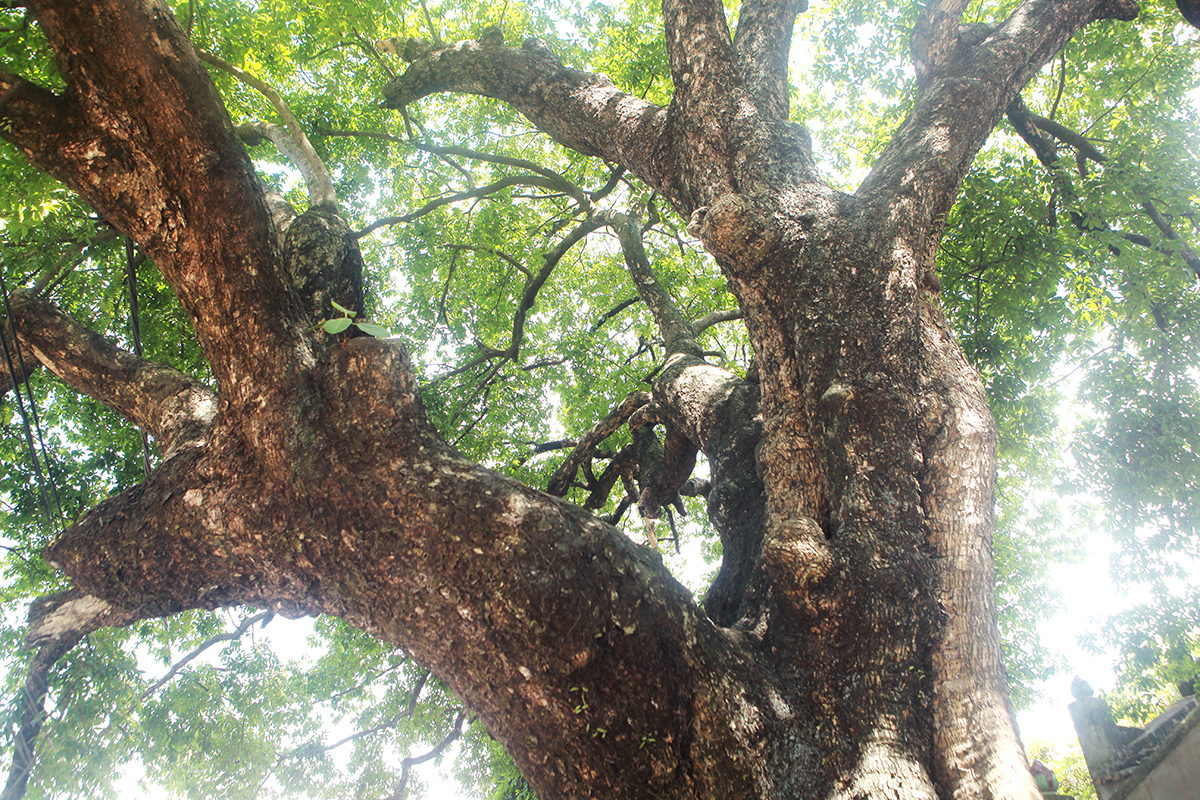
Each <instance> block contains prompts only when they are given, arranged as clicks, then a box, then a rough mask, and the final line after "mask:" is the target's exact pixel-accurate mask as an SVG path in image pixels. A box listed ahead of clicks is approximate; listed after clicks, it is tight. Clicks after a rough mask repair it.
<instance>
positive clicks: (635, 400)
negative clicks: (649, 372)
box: [546, 392, 651, 497]
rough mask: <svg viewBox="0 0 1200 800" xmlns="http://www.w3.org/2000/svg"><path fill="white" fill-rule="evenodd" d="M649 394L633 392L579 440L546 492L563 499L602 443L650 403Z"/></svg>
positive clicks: (552, 478) (551, 480)
mask: <svg viewBox="0 0 1200 800" xmlns="http://www.w3.org/2000/svg"><path fill="white" fill-rule="evenodd" d="M650 399H651V398H650V393H649V392H632V393H630V394H629V396H627V397H626V398H625V399H624V400H622V401H621V402H620V403H619V404H618V405H617V406H616V407H615V408H614V409H613V410H612V411H609V412H608V415H607V416H606V417H605V418H604V419H602V420H600V421H599V422H598V423H596V424H595V425H594V426H592V429H591V430H590V431H588V432H587V433H585V434H584V435H583V436H582V437H580V439H579V443H578V444H577V445H576V446H575V449H574V450H573V451H572V452H571V454H570V455H569V456H567V460H566V461H564V462H563V463H562V464H560V465H559V467H558V469H556V470H555V471H554V474H553V475H552V476H550V480H549V482H548V483H547V484H546V491H547V492H549V493H550V494H552V495H556V496H558V497H563V496H565V495H566V493H567V489H569V488H570V486H571V482H572V481H573V480H575V475H576V473H577V472H578V471H579V468H580V466H582V465H583V463H584V461H587V460H588V459H589V458H590V457H591V453H592V451H593V450H595V449H596V446H597V445H599V444H600V443H601V442H602V441H604V440H605V439H607V438H608V437H609V436H612V435H613V434H614V433H616V432H617V430H618V429H619V428H620V427H621V426H622V425H624V424H625V422H626V421H627V420H628V419H629V418H630V417H631V416H632V415H633V413H634V412H635V411H637V410H638V409H640V408H642V407H643V406H645V405H646V404H647V403H649V402H650Z"/></svg>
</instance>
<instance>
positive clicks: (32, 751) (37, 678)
mask: <svg viewBox="0 0 1200 800" xmlns="http://www.w3.org/2000/svg"><path fill="white" fill-rule="evenodd" d="M140 618H141V617H140V616H139V615H138V614H137V613H135V612H132V611H129V610H126V609H122V608H118V607H116V606H113V605H110V604H109V603H107V602H106V601H104V600H101V599H100V598H98V597H93V596H92V595H87V594H84V593H83V592H81V591H79V590H77V589H72V590H70V591H67V592H61V593H59V594H53V595H46V596H45V597H39V598H38V599H37V600H35V601H34V602H33V604H32V605H31V606H30V607H29V632H28V633H27V634H26V636H25V642H26V644H27V645H28V646H30V647H37V648H38V651H37V653H36V654H35V655H34V657H33V658H32V660H31V661H30V663H29V669H28V671H27V672H26V677H25V684H24V685H23V686H22V688H21V694H20V697H19V699H18V704H19V706H20V708H21V721H20V727H19V728H18V730H17V734H16V738H15V741H14V743H13V762H12V766H11V767H10V768H9V773H8V781H7V783H6V784H5V787H4V792H3V794H0V800H21V798H22V797H24V796H25V790H26V788H27V787H28V784H29V776H30V774H32V772H33V766H34V761H35V759H36V756H37V740H38V735H39V734H40V733H41V729H42V723H43V722H45V719H46V709H45V702H46V693H47V690H48V688H49V676H50V670H51V669H53V668H54V665H55V664H56V663H57V662H58V660H59V659H60V658H62V657H63V656H65V655H66V654H67V653H69V652H70V651H71V649H72V648H74V647H75V645H77V644H79V642H80V641H82V640H83V637H84V636H86V635H87V634H89V633H91V632H92V631H94V630H97V629H98V628H103V627H108V626H120V625H128V624H130V623H131V622H134V621H136V620H137V619H140Z"/></svg>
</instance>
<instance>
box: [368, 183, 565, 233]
mask: <svg viewBox="0 0 1200 800" xmlns="http://www.w3.org/2000/svg"><path fill="white" fill-rule="evenodd" d="M509 186H540V187H542V188H543V189H557V188H559V187H558V185H557V184H556V183H554V182H552V181H551V179H549V178H546V177H545V176H542V175H510V176H509V177H506V178H501V179H500V180H498V181H496V182H494V183H489V184H488V185H487V186H481V187H478V188H475V189H468V190H467V191H463V192H457V193H455V194H450V195H445V196H443V197H439V198H437V199H436V200H430V201H429V202H427V203H426V204H425V205H423V206H421V207H420V208H418V209H417V210H416V211H412V212H409V213H408V214H400V215H397V216H392V217H383V218H381V219H377V220H375V221H374V222H372V223H371V224H370V225H368V226H367V227H365V228H363V229H362V230H359V231H355V233H354V237H355V238H356V239H361V238H363V237H364V236H366V235H367V234H370V233H374V232H375V231H376V230H378V229H379V228H382V227H385V226H387V225H397V224H400V223H405V222H412V221H413V220H415V219H418V218H420V217H423V216H425V215H426V214H428V213H430V212H431V211H434V210H436V209H439V208H441V207H442V206H445V205H450V204H451V203H457V202H460V201H462V200H470V199H471V198H473V197H486V196H487V195H489V194H492V193H494V192H498V191H500V190H501V189H507V188H508V187H509Z"/></svg>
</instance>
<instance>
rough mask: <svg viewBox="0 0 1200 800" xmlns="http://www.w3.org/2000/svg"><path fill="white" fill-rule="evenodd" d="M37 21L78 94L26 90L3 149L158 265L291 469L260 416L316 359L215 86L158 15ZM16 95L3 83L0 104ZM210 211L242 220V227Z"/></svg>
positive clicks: (63, 13)
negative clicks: (10, 146)
mask: <svg viewBox="0 0 1200 800" xmlns="http://www.w3.org/2000/svg"><path fill="white" fill-rule="evenodd" d="M31 8H32V10H33V12H34V14H35V16H36V17H37V19H38V21H39V23H40V25H41V30H42V31H43V32H44V33H45V35H46V36H47V38H48V40H49V41H50V44H51V46H52V47H53V48H54V50H55V52H56V54H57V57H58V63H59V66H60V69H61V72H62V74H63V77H64V79H65V80H66V81H67V83H68V84H69V86H70V90H69V92H67V93H66V94H64V96H63V97H55V96H54V95H52V94H51V93H49V92H46V91H44V90H40V89H36V88H30V87H29V86H28V85H27V84H22V86H20V87H18V90H17V92H16V94H15V95H14V99H16V100H18V102H17V103H16V105H15V106H14V102H13V101H12V100H10V101H9V103H8V104H7V105H6V106H5V109H4V113H5V119H6V120H13V118H14V114H15V115H16V116H17V117H19V119H16V120H14V121H13V124H8V125H4V126H0V129H2V130H3V131H4V133H3V135H4V136H5V137H6V138H8V139H9V140H10V141H13V142H14V143H16V144H17V145H18V147H20V148H21V149H22V150H23V151H24V152H25V154H26V155H27V157H29V158H30V159H31V160H32V161H33V162H34V163H36V164H37V165H38V166H40V167H42V168H44V169H46V170H47V171H49V172H50V173H51V174H53V175H55V176H56V177H58V178H59V179H60V180H62V181H64V182H65V183H67V184H68V185H69V186H71V187H72V188H73V189H75V190H76V191H78V192H79V193H80V194H81V195H82V196H83V197H84V198H85V199H86V200H87V201H88V202H89V203H90V204H91V205H92V206H93V207H94V208H96V209H97V211H98V212H99V213H100V214H101V215H102V216H103V217H104V218H105V219H106V220H108V221H109V222H110V223H112V224H113V225H114V226H115V227H117V228H118V229H119V230H121V231H122V232H124V233H126V234H128V235H129V236H131V237H132V238H133V239H134V241H135V242H137V244H138V245H139V247H140V249H142V250H143V251H144V252H145V253H147V255H148V256H149V257H150V258H152V259H153V260H154V262H155V263H156V264H157V266H158V267H159V269H160V270H161V271H162V273H163V275H164V277H165V278H166V279H167V281H168V282H169V283H170V284H171V286H172V287H173V288H174V289H175V291H176V293H177V295H178V297H179V299H180V301H181V302H182V304H183V306H184V308H185V309H186V310H187V312H188V313H189V315H190V316H191V317H192V319H193V322H194V325H195V329H196V332H197V335H198V337H199V340H200V345H201V347H202V349H203V350H204V352H205V354H206V355H207V356H208V360H209V363H210V364H211V365H212V369H213V372H214V375H215V377H216V380H217V384H218V386H219V387H220V389H221V392H222V400H223V401H224V402H226V403H228V407H229V409H230V410H231V411H232V412H235V413H246V414H247V415H248V416H247V421H248V422H251V423H252V424H250V425H249V426H247V427H246V429H245V431H244V432H245V434H246V435H247V436H248V437H249V439H250V441H251V442H253V444H254V446H255V448H256V449H257V450H258V452H259V453H260V455H261V456H262V457H264V458H267V459H271V458H276V457H278V458H280V463H279V464H278V466H279V467H280V468H281V469H283V468H284V466H285V459H286V457H285V456H284V455H283V454H284V453H285V452H286V451H287V442H288V441H290V440H289V438H288V437H289V434H288V429H289V427H290V426H289V425H287V424H285V425H280V424H279V420H278V418H275V419H273V420H271V421H270V422H268V421H267V420H266V419H265V418H264V417H263V416H262V412H263V411H264V410H268V409H269V410H271V411H274V410H276V409H279V408H283V407H286V406H287V398H288V397H289V396H291V393H292V388H293V387H294V385H295V383H296V381H297V380H298V377H297V373H298V372H299V371H300V370H302V369H303V368H304V366H305V364H304V362H305V359H303V358H301V359H298V358H297V357H296V356H297V354H298V353H302V352H305V351H308V350H309V349H310V346H311V345H310V343H309V341H308V340H307V338H306V334H305V332H304V330H303V328H302V327H301V325H299V324H298V321H297V320H295V319H294V318H293V315H292V314H291V313H290V312H291V310H292V306H291V305H290V304H289V303H288V301H287V297H288V293H287V291H286V289H285V288H284V286H283V284H282V281H281V278H280V275H279V273H278V271H277V270H278V249H277V247H276V245H275V232H274V230H273V228H272V225H271V220H270V215H269V214H268V212H267V209H266V206H265V203H264V200H263V195H262V191H261V190H260V188H259V184H258V181H257V178H256V176H255V173H254V167H253V165H252V164H251V163H250V160H249V158H248V157H247V156H246V152H245V148H244V147H243V146H242V145H241V143H240V142H239V141H238V140H237V138H236V136H235V135H234V133H233V128H232V125H231V124H230V122H229V119H228V116H227V115H226V114H225V112H224V108H223V105H222V103H221V99H220V97H219V95H218V94H217V92H216V89H215V87H214V86H213V84H212V81H211V80H209V78H208V75H207V73H206V72H205V70H204V68H203V67H202V66H201V64H200V62H199V60H198V59H197V57H196V55H195V52H194V50H193V49H192V47H191V44H190V42H189V41H188V40H187V37H186V35H185V34H184V32H183V31H182V30H181V29H180V28H179V26H178V24H177V22H176V20H175V16H174V13H173V12H172V11H171V10H170V9H168V8H166V7H165V6H163V5H161V4H156V3H151V4H131V3H126V2H119V1H118V0H105V1H104V2H96V3H83V4H81V3H74V2H66V0H44V1H43V2H37V3H31ZM147 42H155V43H156V44H155V46H153V47H148V46H147ZM12 86H13V84H12V82H11V81H8V82H7V86H5V85H4V82H3V81H0V87H3V89H0V91H3V90H4V89H8V88H12ZM14 109H15V110H14ZM18 112H19V113H18ZM214 209H230V210H236V213H237V214H238V219H239V224H237V225H229V224H227V220H226V219H225V218H224V217H223V216H222V215H220V214H213V213H212V211H213V210H214Z"/></svg>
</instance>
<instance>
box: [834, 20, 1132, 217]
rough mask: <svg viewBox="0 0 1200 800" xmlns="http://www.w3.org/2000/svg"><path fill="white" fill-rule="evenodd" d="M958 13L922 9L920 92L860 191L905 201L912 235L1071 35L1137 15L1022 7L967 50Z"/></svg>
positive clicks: (950, 197)
mask: <svg viewBox="0 0 1200 800" xmlns="http://www.w3.org/2000/svg"><path fill="white" fill-rule="evenodd" d="M963 6H965V1H964V0H946V2H937V3H933V4H931V5H930V6H928V7H927V11H926V13H925V15H923V21H922V23H921V25H920V26H919V28H918V30H917V32H916V34H915V37H916V42H917V44H916V50H917V51H919V52H920V53H924V55H923V56H922V58H923V59H924V60H923V61H922V62H921V64H922V66H921V70H922V74H923V75H924V79H923V86H924V89H923V91H922V93H921V95H920V97H919V98H918V100H917V104H916V107H915V108H914V109H913V110H912V112H910V113H909V115H908V117H907V118H906V119H905V120H904V122H903V123H902V124H901V126H900V129H899V130H898V131H897V132H896V134H895V135H894V136H893V137H892V139H891V141H890V142H889V143H888V146H887V148H885V150H884V152H883V154H882V155H881V156H880V158H879V159H878V161H877V162H876V164H875V166H874V168H873V169H872V171H871V173H870V174H869V175H868V176H867V178H866V180H865V181H864V182H863V184H862V186H860V187H859V189H858V192H857V194H858V195H859V196H861V197H868V198H874V199H878V200H880V201H885V200H886V201H890V200H891V199H895V198H900V197H904V198H910V199H909V200H908V201H907V206H908V208H909V211H908V215H909V219H908V223H909V224H911V225H912V226H913V227H914V228H915V229H916V230H922V231H924V230H929V229H937V228H940V226H941V224H943V220H944V218H945V215H946V214H947V213H948V212H949V209H950V206H951V205H952V203H953V202H954V198H955V196H956V193H957V191H958V187H959V185H960V184H961V182H962V179H963V176H964V175H966V172H967V170H968V169H969V168H970V165H971V163H972V162H973V160H974V158H975V155H976V153H978V151H979V148H980V147H981V146H982V145H983V142H984V141H985V140H986V139H987V136H988V134H989V133H990V132H991V130H992V129H993V128H994V127H995V125H996V123H997V122H998V121H999V119H1000V117H1001V115H1002V114H1003V113H1004V110H1005V109H1006V108H1007V107H1008V106H1009V104H1010V103H1011V102H1012V100H1013V98H1014V97H1015V96H1016V94H1017V93H1018V92H1019V91H1020V90H1021V88H1022V87H1023V86H1024V85H1025V84H1026V83H1027V82H1028V81H1029V79H1030V78H1031V77H1032V76H1033V75H1034V74H1035V73H1036V72H1037V70H1039V69H1041V67H1042V65H1044V64H1045V63H1046V62H1047V61H1048V60H1049V59H1050V58H1052V57H1053V56H1054V54H1055V53H1057V52H1058V51H1059V49H1061V48H1062V46H1063V45H1064V44H1065V43H1066V42H1067V40H1068V39H1070V38H1071V36H1073V35H1074V33H1075V32H1076V31H1077V30H1079V29H1080V28H1081V27H1083V26H1084V25H1086V24H1088V23H1089V22H1092V21H1094V20H1096V19H1100V18H1104V17H1115V18H1118V19H1123V20H1129V19H1133V18H1134V17H1135V16H1136V15H1137V5H1136V4H1135V3H1133V2H1132V0H1025V2H1023V3H1022V4H1021V5H1020V6H1018V7H1017V8H1016V9H1015V10H1014V11H1013V12H1012V13H1011V14H1010V15H1009V17H1008V18H1007V19H1006V20H1005V21H1004V22H1003V23H1002V24H1001V25H999V26H997V27H995V28H994V29H992V30H991V32H990V33H989V34H988V35H987V36H986V37H984V38H983V39H982V40H981V41H979V42H978V43H973V44H968V43H966V42H965V41H964V40H963V39H962V38H960V37H959V36H958V34H957V27H956V26H957V19H958V16H959V14H960V13H961V9H962V7H963ZM952 27H953V28H954V30H953V31H952V30H951V29H952ZM937 238H940V231H936V236H935V241H936V239H937Z"/></svg>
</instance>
